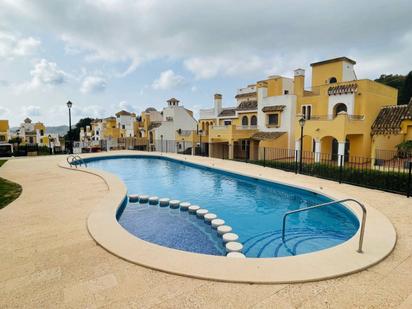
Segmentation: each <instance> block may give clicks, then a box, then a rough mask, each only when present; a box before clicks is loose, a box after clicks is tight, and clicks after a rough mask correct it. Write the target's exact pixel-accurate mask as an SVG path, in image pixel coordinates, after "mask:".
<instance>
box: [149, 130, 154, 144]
mask: <svg viewBox="0 0 412 309" xmlns="http://www.w3.org/2000/svg"><path fill="white" fill-rule="evenodd" d="M149 143H150V144H153V132H152V131H150V132H149Z"/></svg>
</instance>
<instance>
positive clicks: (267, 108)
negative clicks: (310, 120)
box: [262, 105, 286, 113]
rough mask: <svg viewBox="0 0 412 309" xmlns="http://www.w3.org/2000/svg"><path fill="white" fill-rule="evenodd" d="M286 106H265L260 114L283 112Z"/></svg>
mask: <svg viewBox="0 0 412 309" xmlns="http://www.w3.org/2000/svg"><path fill="white" fill-rule="evenodd" d="M285 107H286V105H271V106H265V107H264V108H262V112H264V113H267V112H283V110H284V109H285Z"/></svg>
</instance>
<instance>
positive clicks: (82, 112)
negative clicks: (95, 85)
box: [72, 104, 107, 118]
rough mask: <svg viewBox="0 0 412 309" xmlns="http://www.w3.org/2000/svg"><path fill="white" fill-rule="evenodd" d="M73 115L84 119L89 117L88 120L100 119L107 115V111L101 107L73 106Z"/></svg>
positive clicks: (94, 105)
mask: <svg viewBox="0 0 412 309" xmlns="http://www.w3.org/2000/svg"><path fill="white" fill-rule="evenodd" d="M72 110H73V115H74V116H77V117H80V118H85V117H90V118H102V117H105V116H106V115H107V110H106V108H104V106H101V105H96V104H93V105H88V106H79V105H76V106H74V105H73V108H72Z"/></svg>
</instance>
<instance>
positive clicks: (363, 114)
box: [294, 57, 397, 160]
mask: <svg viewBox="0 0 412 309" xmlns="http://www.w3.org/2000/svg"><path fill="white" fill-rule="evenodd" d="M355 64H356V62H355V61H353V60H351V59H349V58H346V57H341V58H336V59H331V60H327V61H322V62H317V63H312V64H311V67H312V87H311V88H310V89H309V90H306V89H305V88H304V85H305V81H304V79H305V76H304V71H303V70H301V69H298V70H295V77H294V92H295V94H296V96H297V117H296V121H295V131H296V132H299V131H300V125H299V122H298V120H299V118H301V117H302V116H303V117H304V118H305V119H306V122H305V125H304V138H303V150H304V151H311V152H315V153H318V154H326V155H331V156H333V155H336V156H337V155H345V156H346V158H345V160H347V159H348V158H350V157H353V156H355V157H369V156H370V153H371V144H372V138H371V127H372V124H373V122H374V121H375V119H376V117H377V116H378V114H379V112H380V110H381V108H382V107H383V106H387V105H396V103H397V89H394V88H392V87H389V86H386V85H383V84H380V83H377V82H374V81H371V80H368V79H360V80H358V79H357V78H356V74H355V72H354V69H353V67H354V65H355ZM295 147H296V149H299V148H300V135H298V136H297V138H296V146H295ZM319 158H320V157H319V155H318V157H317V160H319Z"/></svg>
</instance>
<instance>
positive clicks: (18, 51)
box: [0, 31, 40, 60]
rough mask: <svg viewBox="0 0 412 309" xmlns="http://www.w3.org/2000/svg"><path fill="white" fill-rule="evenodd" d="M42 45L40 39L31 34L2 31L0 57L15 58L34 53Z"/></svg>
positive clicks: (0, 35) (0, 33)
mask: <svg viewBox="0 0 412 309" xmlns="http://www.w3.org/2000/svg"><path fill="white" fill-rule="evenodd" d="M39 46H40V41H39V40H37V39H35V38H33V37H31V36H29V37H20V36H18V35H15V34H12V33H8V32H5V31H0V59H8V60H11V59H14V58H16V57H23V56H27V55H30V54H33V53H34V52H35V51H36V50H37V49H38V47H39Z"/></svg>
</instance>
